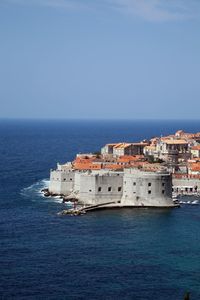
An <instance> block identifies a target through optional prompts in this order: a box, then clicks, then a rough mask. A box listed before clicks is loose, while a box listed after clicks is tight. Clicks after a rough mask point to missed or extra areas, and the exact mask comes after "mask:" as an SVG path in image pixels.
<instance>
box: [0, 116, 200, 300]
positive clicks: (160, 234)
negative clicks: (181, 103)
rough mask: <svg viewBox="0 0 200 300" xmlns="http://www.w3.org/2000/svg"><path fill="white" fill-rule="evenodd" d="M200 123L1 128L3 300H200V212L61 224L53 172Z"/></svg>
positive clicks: (108, 215)
mask: <svg viewBox="0 0 200 300" xmlns="http://www.w3.org/2000/svg"><path fill="white" fill-rule="evenodd" d="M178 129H185V130H186V131H200V121H187V122H185V121H118V122H117V121H39V120H37V121H25V120H23V121H22V120H21V121H19V120H18V121H17V120H15V121H14V120H13V121H11V120H10V121H9V120H2V121H0V299H115V298H118V299H134V300H150V299H155V300H157V299H158V300H178V299H183V295H184V293H185V291H189V292H190V293H191V299H192V300H193V299H194V300H195V299H196V300H198V299H200V233H199V232H200V206H198V205H183V206H182V207H181V208H180V209H173V210H162V209H160V210H158V209H157V210H156V209H155V210H154V209H151V210H147V209H141V210H137V209H123V210H107V211H103V210H102V211H96V212H91V213H88V214H86V215H84V216H81V217H60V216H58V215H57V212H59V211H60V210H62V209H63V208H64V204H62V203H60V200H59V199H53V198H51V199H49V198H48V199H46V198H44V197H42V195H41V193H40V189H41V188H42V187H44V186H45V185H47V184H48V178H49V170H50V168H55V166H56V163H57V162H61V163H62V162H66V161H68V160H71V159H73V157H74V156H75V154H76V153H79V152H88V151H96V150H99V149H100V147H101V146H102V145H104V144H105V143H107V142H117V141H137V140H141V139H145V138H150V137H152V136H156V135H164V134H169V133H172V132H174V131H175V130H178Z"/></svg>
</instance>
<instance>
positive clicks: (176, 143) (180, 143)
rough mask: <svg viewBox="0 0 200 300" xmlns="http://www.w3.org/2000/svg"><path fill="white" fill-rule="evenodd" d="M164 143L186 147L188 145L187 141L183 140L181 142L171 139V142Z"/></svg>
mask: <svg viewBox="0 0 200 300" xmlns="http://www.w3.org/2000/svg"><path fill="white" fill-rule="evenodd" d="M164 142H165V143H166V144H168V145H186V144H188V142H187V141H186V140H183V139H181V140H178V139H176V140H174V139H172V140H171V139H169V140H165V141H164Z"/></svg>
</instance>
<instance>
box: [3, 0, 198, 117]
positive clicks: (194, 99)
mask: <svg viewBox="0 0 200 300" xmlns="http://www.w3.org/2000/svg"><path fill="white" fill-rule="evenodd" d="M199 112H200V1H199V0H168V1H166V0H99V1H97V0H71V1H70V0H69V1H68V0H0V118H98V119H102V118H106V119H110V118H112V119H113V118H116V119H118V118H120V119H145V118H150V119H160V118H165V119H169V118H172V119H176V118H178V119H185V118H186V119H192V118H196V119H199V118H200V115H199Z"/></svg>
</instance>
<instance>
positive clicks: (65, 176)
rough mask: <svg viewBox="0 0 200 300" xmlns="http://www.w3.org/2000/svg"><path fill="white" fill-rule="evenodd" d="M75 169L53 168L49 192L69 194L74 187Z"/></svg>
mask: <svg viewBox="0 0 200 300" xmlns="http://www.w3.org/2000/svg"><path fill="white" fill-rule="evenodd" d="M74 177H75V171H73V170H51V172H50V184H49V192H50V193H52V194H59V195H60V194H63V195H68V194H70V193H71V192H72V191H73V188H74Z"/></svg>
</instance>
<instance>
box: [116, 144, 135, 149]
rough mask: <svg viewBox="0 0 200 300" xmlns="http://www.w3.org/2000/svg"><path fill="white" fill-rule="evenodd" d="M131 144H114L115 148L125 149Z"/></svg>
mask: <svg viewBox="0 0 200 300" xmlns="http://www.w3.org/2000/svg"><path fill="white" fill-rule="evenodd" d="M130 145H131V144H130V143H119V144H117V145H115V146H114V148H115V149H124V148H127V147H129V146H130Z"/></svg>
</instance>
